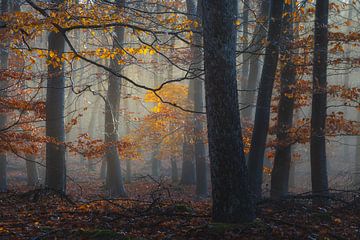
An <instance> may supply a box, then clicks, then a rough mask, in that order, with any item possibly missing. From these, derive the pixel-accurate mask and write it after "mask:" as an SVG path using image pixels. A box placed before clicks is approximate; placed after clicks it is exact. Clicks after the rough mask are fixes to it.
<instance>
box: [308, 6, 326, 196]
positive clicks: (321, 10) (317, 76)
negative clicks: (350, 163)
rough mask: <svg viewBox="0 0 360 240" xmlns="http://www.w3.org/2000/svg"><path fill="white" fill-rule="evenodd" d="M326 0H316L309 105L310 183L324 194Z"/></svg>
mask: <svg viewBox="0 0 360 240" xmlns="http://www.w3.org/2000/svg"><path fill="white" fill-rule="evenodd" d="M328 14H329V0H317V1H316V12H315V38H314V39H315V45H314V59H313V64H314V65H313V95H312V108H311V140H310V157H311V184H312V191H313V193H314V194H327V191H328V178H327V168H326V142H325V123H326V104H327V89H326V87H327V48H328Z"/></svg>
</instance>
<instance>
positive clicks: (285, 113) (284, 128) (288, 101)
mask: <svg viewBox="0 0 360 240" xmlns="http://www.w3.org/2000/svg"><path fill="white" fill-rule="evenodd" d="M284 12H285V15H284V19H283V30H282V31H283V34H282V41H281V51H280V52H281V55H282V56H283V59H284V65H283V68H282V71H281V76H280V100H279V105H278V119H277V133H276V139H277V142H278V143H277V146H276V150H275V159H274V167H273V170H272V172H271V190H270V195H271V197H272V198H280V197H284V196H286V195H287V194H288V191H289V176H290V165H291V145H292V143H291V141H290V136H289V130H290V128H291V127H292V123H293V112H294V101H295V99H294V98H293V97H291V96H292V94H293V93H294V90H293V87H292V86H293V85H294V84H295V81H296V73H295V65H294V63H293V60H292V58H293V56H294V51H293V50H292V43H293V40H294V29H293V23H292V16H293V6H292V4H285V8H284Z"/></svg>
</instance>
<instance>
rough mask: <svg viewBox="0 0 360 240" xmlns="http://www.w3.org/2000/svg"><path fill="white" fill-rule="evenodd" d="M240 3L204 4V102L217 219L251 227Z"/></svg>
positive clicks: (214, 1)
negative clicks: (239, 75) (239, 57)
mask: <svg viewBox="0 0 360 240" xmlns="http://www.w3.org/2000/svg"><path fill="white" fill-rule="evenodd" d="M236 15H237V0H224V1H217V0H207V1H204V2H203V29H204V30H203V38H204V67H205V98H206V116H207V125H208V140H209V155H210V166H211V183H212V199H213V220H214V221H217V222H248V221H251V220H253V219H254V205H253V201H252V198H251V192H250V188H249V182H248V173H247V169H246V164H245V155H244V149H243V147H244V146H243V142H242V140H241V139H242V134H241V124H240V112H239V103H238V93H237V81H236V25H235V24H236Z"/></svg>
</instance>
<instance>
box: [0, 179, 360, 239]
mask: <svg viewBox="0 0 360 240" xmlns="http://www.w3.org/2000/svg"><path fill="white" fill-rule="evenodd" d="M101 186H102V183H101V181H99V180H98V181H95V182H92V183H86V182H85V183H81V184H80V183H79V184H74V183H69V184H68V192H69V195H67V196H62V195H59V194H58V193H56V192H52V191H49V190H40V189H30V188H29V187H25V184H19V185H13V186H11V187H10V190H9V192H7V193H1V194H0V239H33V240H35V239H128V240H130V239H134V240H135V239H137V240H140V239H207V240H209V239H309V240H315V239H360V198H358V196H359V194H358V193H357V192H350V191H348V192H344V191H343V192H335V193H334V194H333V195H331V196H332V197H331V198H330V199H329V201H330V205H328V207H314V206H313V205H312V204H311V200H312V197H311V196H310V195H307V194H302V195H296V196H292V197H289V198H287V199H285V200H282V201H271V200H263V201H262V202H261V203H259V204H258V206H257V207H258V208H257V218H256V220H255V221H254V222H252V223H249V224H221V223H213V222H211V215H210V214H211V202H210V200H209V199H197V198H194V197H193V196H194V195H193V193H194V189H193V188H192V187H183V186H174V185H171V184H169V183H168V182H166V181H160V182H154V181H150V180H149V179H147V180H146V179H142V180H139V181H136V182H134V183H131V184H128V185H127V186H126V187H127V189H128V192H129V193H131V195H130V196H129V198H128V199H111V198H106V197H105V192H104V191H103V190H101V189H102V187H101Z"/></svg>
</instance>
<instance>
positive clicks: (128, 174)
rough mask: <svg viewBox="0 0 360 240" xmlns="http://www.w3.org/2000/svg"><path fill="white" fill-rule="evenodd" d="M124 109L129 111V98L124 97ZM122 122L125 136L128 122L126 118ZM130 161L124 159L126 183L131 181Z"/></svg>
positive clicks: (127, 132) (128, 126)
mask: <svg viewBox="0 0 360 240" xmlns="http://www.w3.org/2000/svg"><path fill="white" fill-rule="evenodd" d="M125 90H126V91H124V92H125V95H126V96H127V95H128V92H127V90H128V88H125ZM124 103H125V104H124V108H125V111H128V112H129V111H130V109H129V108H130V106H129V98H128V97H126V99H125V100H124ZM124 121H125V134H129V133H130V120H129V119H127V118H126V117H124ZM131 165H132V160H131V159H126V177H125V180H126V182H127V183H131V180H132V167H131Z"/></svg>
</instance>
